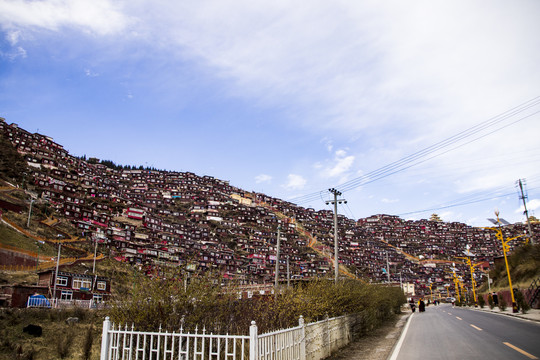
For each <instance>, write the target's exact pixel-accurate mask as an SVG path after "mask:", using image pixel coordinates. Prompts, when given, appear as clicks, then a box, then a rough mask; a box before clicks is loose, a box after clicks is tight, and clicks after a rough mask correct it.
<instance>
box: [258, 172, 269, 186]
mask: <svg viewBox="0 0 540 360" xmlns="http://www.w3.org/2000/svg"><path fill="white" fill-rule="evenodd" d="M271 180H272V176H270V175H267V174H260V175H257V176H255V183H257V184H260V183H268V182H270V181H271Z"/></svg>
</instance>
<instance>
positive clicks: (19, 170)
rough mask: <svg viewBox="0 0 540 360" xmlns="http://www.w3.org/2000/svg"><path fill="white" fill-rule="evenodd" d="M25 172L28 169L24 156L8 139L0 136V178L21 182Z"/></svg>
mask: <svg viewBox="0 0 540 360" xmlns="http://www.w3.org/2000/svg"><path fill="white" fill-rule="evenodd" d="M25 173H29V171H28V166H27V165H26V162H25V161H24V158H23V157H22V156H21V154H19V153H18V152H17V150H16V149H15V147H14V146H13V144H11V142H10V141H9V140H8V139H6V138H4V137H3V136H2V137H0V178H1V179H3V180H7V181H14V182H15V183H22V182H23V180H24V176H25ZM28 180H29V179H26V181H28Z"/></svg>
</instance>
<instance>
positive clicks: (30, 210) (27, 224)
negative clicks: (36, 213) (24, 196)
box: [26, 199, 35, 228]
mask: <svg viewBox="0 0 540 360" xmlns="http://www.w3.org/2000/svg"><path fill="white" fill-rule="evenodd" d="M34 201H35V200H34V199H32V200H30V209H29V210H28V222H27V223H26V227H27V228H30V217H31V216H32V205H34Z"/></svg>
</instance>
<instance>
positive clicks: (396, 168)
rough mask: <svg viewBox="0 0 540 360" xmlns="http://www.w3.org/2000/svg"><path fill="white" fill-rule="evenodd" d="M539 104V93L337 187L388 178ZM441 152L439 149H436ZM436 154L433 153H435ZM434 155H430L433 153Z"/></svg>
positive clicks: (311, 196)
mask: <svg viewBox="0 0 540 360" xmlns="http://www.w3.org/2000/svg"><path fill="white" fill-rule="evenodd" d="M538 104H540V96H538V97H535V98H533V99H531V100H529V101H526V102H524V103H522V104H520V105H518V106H516V107H514V108H511V109H510V110H507V111H505V112H503V113H501V114H499V115H497V116H495V117H492V118H490V119H488V120H486V121H484V122H481V123H479V124H477V125H475V126H472V127H470V128H468V129H466V130H464V131H461V132H459V133H458V134H456V135H453V136H451V137H449V138H446V139H444V140H442V141H440V142H438V143H436V144H434V145H431V146H429V147H427V148H425V149H422V150H420V151H417V152H415V153H413V154H411V155H408V156H406V157H404V158H401V159H399V160H397V161H394V162H392V163H390V164H388V165H386V166H383V167H381V168H379V169H376V170H374V171H372V172H370V173H368V174H366V175H363V176H361V177H357V178H355V179H352V180H350V181H347V182H344V183H343V184H341V185H339V186H337V188H338V189H339V190H340V191H342V192H346V191H350V190H353V189H355V188H358V187H360V186H362V185H366V184H369V183H372V182H375V181H377V180H380V179H382V178H385V177H387V176H390V175H393V174H395V173H398V172H401V171H404V170H406V169H409V168H411V167H413V166H415V165H418V164H421V163H423V162H426V161H428V160H431V159H433V158H435V157H438V156H441V155H443V154H446V153H448V152H450V151H452V150H456V149H458V148H460V147H462V146H465V145H467V144H470V143H472V142H474V141H477V140H479V139H481V138H483V137H486V136H488V135H491V134H493V133H495V132H497V131H500V130H502V129H504V128H506V127H508V126H511V125H513V124H515V123H517V122H519V121H522V120H525V119H527V118H529V117H531V116H533V115H535V114H538V113H539V112H540V110H539V111H536V112H533V113H532V114H528V115H526V116H524V117H521V118H519V119H517V120H514V121H512V122H511V123H509V124H506V125H502V126H500V127H499V128H496V129H494V130H492V131H490V132H488V133H486V134H483V135H480V136H478V137H476V138H474V139H472V140H469V141H468V142H465V143H462V144H461V145H457V146H455V147H453V148H450V149H448V150H446V151H443V152H439V151H440V150H443V149H445V148H448V147H450V146H452V145H454V144H456V143H458V142H461V141H463V140H465V139H467V138H470V137H472V136H474V135H476V134H479V133H481V132H483V131H485V130H487V129H489V128H492V127H494V126H496V125H498V124H500V123H502V122H504V121H506V120H508V119H510V118H511V117H513V116H515V115H517V114H520V113H522V112H524V111H526V110H528V109H530V108H532V107H534V106H537V105H538ZM437 152H439V153H437ZM432 154H433V155H432ZM430 155H431V156H430ZM326 193H327V192H325V191H319V192H316V193H311V194H307V195H303V196H299V197H296V198H292V199H290V201H291V202H296V203H298V204H301V203H307V202H310V201H313V200H316V199H317V198H318V197H321V198H322V195H323V194H326Z"/></svg>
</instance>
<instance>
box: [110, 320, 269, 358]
mask: <svg viewBox="0 0 540 360" xmlns="http://www.w3.org/2000/svg"><path fill="white" fill-rule="evenodd" d="M258 358H259V335H258V333H257V324H256V323H255V321H252V322H251V326H250V327H249V360H257V359H258ZM101 360H103V359H101Z"/></svg>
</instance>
